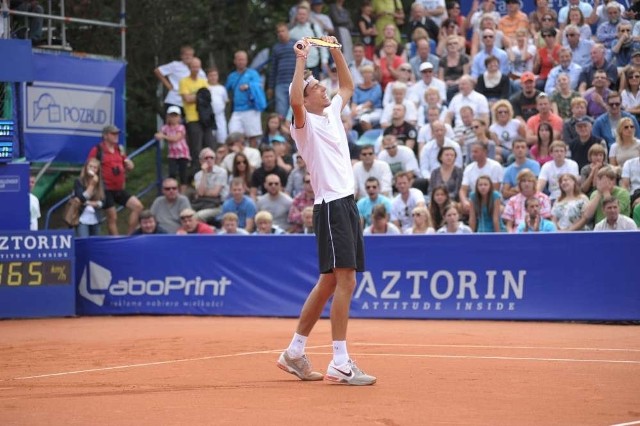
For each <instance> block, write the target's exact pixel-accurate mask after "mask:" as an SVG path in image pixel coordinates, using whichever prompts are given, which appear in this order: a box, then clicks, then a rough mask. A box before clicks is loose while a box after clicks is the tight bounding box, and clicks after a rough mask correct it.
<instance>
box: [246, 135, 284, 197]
mask: <svg viewBox="0 0 640 426" xmlns="http://www.w3.org/2000/svg"><path fill="white" fill-rule="evenodd" d="M270 174H276V175H278V177H279V178H280V183H281V184H284V186H286V185H287V177H288V175H287V172H286V171H285V170H284V169H283V168H282V167H280V166H278V159H277V156H276V152H275V150H274V149H273V147H270V146H265V147H263V148H262V165H261V166H260V167H258V168H257V169H255V170H254V171H253V175H252V176H251V198H253V199H254V200H257V199H258V195H262V194H266V193H267V192H268V188H267V187H266V185H265V181H266V178H267V175H270Z"/></svg>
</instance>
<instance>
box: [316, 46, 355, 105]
mask: <svg viewBox="0 0 640 426" xmlns="http://www.w3.org/2000/svg"><path fill="white" fill-rule="evenodd" d="M322 38H323V40H325V41H328V42H332V43H337V42H338V39H337V38H335V37H322ZM329 51H330V52H331V56H332V57H333V62H334V63H335V64H336V70H337V71H338V84H339V89H338V93H339V94H340V96H341V97H342V108H344V107H345V106H346V105H347V104H348V103H349V100H350V99H351V96H352V95H353V90H354V88H355V86H354V85H353V78H352V77H351V72H350V71H349V66H348V65H347V61H346V59H344V55H343V54H342V50H340V48H339V47H331V48H329Z"/></svg>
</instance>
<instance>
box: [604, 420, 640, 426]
mask: <svg viewBox="0 0 640 426" xmlns="http://www.w3.org/2000/svg"><path fill="white" fill-rule="evenodd" d="M631 425H640V420H638V421H635V422H629V423H617V424H615V425H611V426H631Z"/></svg>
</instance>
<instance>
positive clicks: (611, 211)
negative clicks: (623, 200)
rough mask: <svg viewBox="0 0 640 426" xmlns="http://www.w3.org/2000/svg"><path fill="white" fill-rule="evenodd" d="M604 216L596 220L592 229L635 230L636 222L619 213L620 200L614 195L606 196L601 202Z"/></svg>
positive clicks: (636, 228)
mask: <svg viewBox="0 0 640 426" xmlns="http://www.w3.org/2000/svg"><path fill="white" fill-rule="evenodd" d="M602 206H603V209H604V213H605V218H604V219H602V220H601V221H600V222H598V223H597V224H596V226H595V228H593V230H594V231H637V230H638V227H637V226H636V223H635V222H634V221H633V220H631V219H630V218H628V217H627V216H624V215H621V214H620V202H619V201H618V199H617V198H615V197H608V198H606V199H605V200H604V201H603V202H602Z"/></svg>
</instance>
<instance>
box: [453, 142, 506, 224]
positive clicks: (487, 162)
mask: <svg viewBox="0 0 640 426" xmlns="http://www.w3.org/2000/svg"><path fill="white" fill-rule="evenodd" d="M471 158H472V159H473V160H474V161H473V163H470V164H469V165H468V166H467V167H465V168H464V173H463V174H462V186H461V187H460V191H459V192H458V196H459V197H460V205H461V206H462V210H463V211H464V213H465V214H468V213H469V210H470V208H471V202H470V201H469V194H470V193H471V192H473V191H475V190H476V180H478V178H479V177H480V176H482V175H487V176H489V177H490V178H491V182H492V183H493V189H494V190H496V191H498V190H500V184H502V177H503V175H504V170H503V169H502V166H501V165H500V163H498V162H497V161H496V160H493V159H491V158H489V151H488V148H487V146H486V145H485V144H483V143H479V142H476V143H474V144H473V145H472V146H471Z"/></svg>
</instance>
